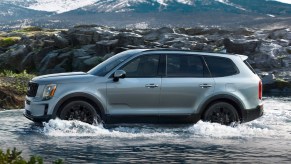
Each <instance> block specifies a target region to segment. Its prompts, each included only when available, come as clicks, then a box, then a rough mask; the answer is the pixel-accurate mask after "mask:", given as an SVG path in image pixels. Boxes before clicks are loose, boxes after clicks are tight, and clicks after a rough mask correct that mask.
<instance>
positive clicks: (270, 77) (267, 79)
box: [262, 74, 275, 84]
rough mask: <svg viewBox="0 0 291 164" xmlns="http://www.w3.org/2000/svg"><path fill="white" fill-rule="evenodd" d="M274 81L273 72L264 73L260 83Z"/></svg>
mask: <svg viewBox="0 0 291 164" xmlns="http://www.w3.org/2000/svg"><path fill="white" fill-rule="evenodd" d="M274 82H275V75H274V74H266V75H265V76H263V78H262V83H263V84H272V83H274Z"/></svg>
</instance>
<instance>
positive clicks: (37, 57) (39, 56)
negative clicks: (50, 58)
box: [33, 47, 54, 69]
mask: <svg viewBox="0 0 291 164" xmlns="http://www.w3.org/2000/svg"><path fill="white" fill-rule="evenodd" d="M53 50H54V47H46V48H43V49H41V50H40V51H39V52H36V53H34V55H33V62H34V65H35V66H36V69H39V68H40V66H41V65H40V63H41V61H42V60H43V58H44V57H45V56H46V55H47V54H48V53H49V52H51V51H53Z"/></svg>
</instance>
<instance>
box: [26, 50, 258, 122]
mask: <svg viewBox="0 0 291 164" xmlns="http://www.w3.org/2000/svg"><path fill="white" fill-rule="evenodd" d="M246 59H247V57H246V56H243V55H229V54H218V53H202V52H191V51H182V50H165V49H162V50H148V49H136V50H128V51H125V52H122V53H119V54H117V55H115V56H113V57H111V58H109V59H107V60H106V61H104V62H102V63H101V64H99V65H97V66H96V67H94V68H93V69H91V70H90V71H89V72H87V73H85V72H73V73H60V74H51V75H44V76H39V77H36V78H34V79H32V81H31V82H30V83H29V86H28V91H27V96H26V101H25V112H24V116H25V117H27V118H28V119H30V120H33V121H35V122H41V121H48V120H49V119H54V118H56V117H58V118H60V119H64V120H80V121H83V122H86V123H89V124H93V123H100V122H104V123H133V122H134V123H195V122H197V121H198V120H200V119H202V120H204V121H209V122H216V123H220V124H224V125H229V124H231V123H232V122H246V121H251V120H254V119H256V118H258V117H260V116H261V115H262V114H263V103H262V82H261V80H260V78H259V77H258V76H257V75H256V73H255V72H254V70H253V69H252V68H251V66H250V65H249V64H248V63H247V61H246Z"/></svg>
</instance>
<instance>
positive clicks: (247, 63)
mask: <svg viewBox="0 0 291 164" xmlns="http://www.w3.org/2000/svg"><path fill="white" fill-rule="evenodd" d="M244 63H245V64H246V65H247V66H248V67H249V69H250V70H251V71H252V72H253V73H254V74H257V73H256V71H255V70H254V69H253V67H252V66H251V65H250V63H249V62H248V61H247V60H245V61H244Z"/></svg>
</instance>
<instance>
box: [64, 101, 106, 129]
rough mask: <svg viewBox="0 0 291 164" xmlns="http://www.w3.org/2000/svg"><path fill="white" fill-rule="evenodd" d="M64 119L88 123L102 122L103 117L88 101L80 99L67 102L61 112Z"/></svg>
mask: <svg viewBox="0 0 291 164" xmlns="http://www.w3.org/2000/svg"><path fill="white" fill-rule="evenodd" d="M60 119H62V120H79V121H82V122H85V123H88V124H93V123H100V122H101V117H100V115H99V114H98V113H97V112H96V110H95V108H94V107H93V106H92V105H91V104H90V103H88V102H86V101H82V100H78V101H71V102H69V103H67V104H66V105H65V106H64V107H63V108H62V109H61V113H60Z"/></svg>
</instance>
